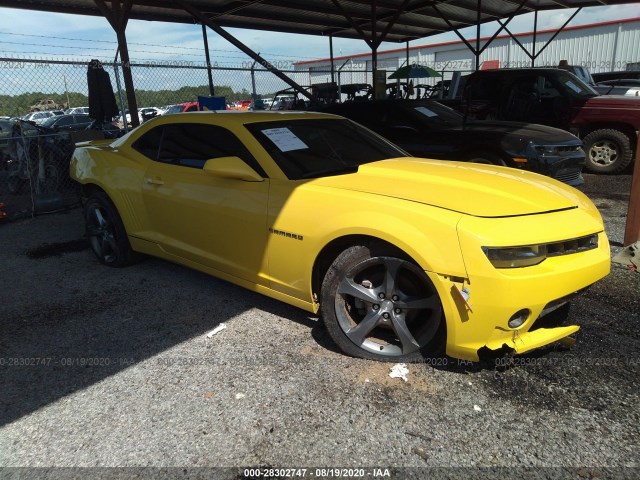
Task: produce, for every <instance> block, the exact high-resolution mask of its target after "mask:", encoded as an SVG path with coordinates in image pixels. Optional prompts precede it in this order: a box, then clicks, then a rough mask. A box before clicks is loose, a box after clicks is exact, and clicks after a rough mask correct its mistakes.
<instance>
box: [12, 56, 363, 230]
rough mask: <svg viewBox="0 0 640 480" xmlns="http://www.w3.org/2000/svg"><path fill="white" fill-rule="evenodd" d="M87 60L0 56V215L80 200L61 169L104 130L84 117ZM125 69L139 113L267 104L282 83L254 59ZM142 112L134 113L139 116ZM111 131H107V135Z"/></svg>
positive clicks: (114, 71) (120, 100)
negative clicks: (199, 105)
mask: <svg viewBox="0 0 640 480" xmlns="http://www.w3.org/2000/svg"><path fill="white" fill-rule="evenodd" d="M88 65H89V60H87V61H86V62H78V61H63V60H46V59H25V58H0V203H1V204H3V206H2V207H0V212H4V213H5V214H6V216H4V218H5V219H14V218H19V217H24V216H32V215H35V214H38V213H45V212H52V211H57V210H61V209H66V208H70V207H73V206H75V205H77V204H78V203H79V195H78V189H77V186H76V185H75V184H74V182H73V181H72V180H71V178H70V177H69V173H68V171H69V161H70V159H71V155H72V153H73V150H74V148H75V144H76V143H77V142H80V141H85V140H93V139H99V138H104V137H105V132H103V131H102V130H95V129H93V128H92V127H91V119H89V118H88V115H87V113H88V112H87V110H88V105H89V99H88V84H87V68H88ZM103 67H104V69H105V71H107V72H108V73H109V76H110V79H111V84H112V87H113V90H114V95H115V98H116V102H117V104H118V106H119V109H120V111H121V112H125V115H126V114H127V113H128V110H127V108H128V105H127V95H126V92H125V91H124V79H123V76H122V75H123V65H122V64H120V63H104V62H103ZM276 67H278V65H276ZM208 70H210V72H211V76H212V79H213V92H212V91H211V88H210V85H209V74H208ZM131 72H132V76H133V82H134V85H135V88H136V89H135V96H136V102H137V105H138V110H139V112H140V111H141V110H143V109H145V108H150V107H155V108H156V109H159V110H160V111H162V109H163V108H166V107H168V106H170V105H175V104H179V103H186V102H196V101H197V100H198V96H209V95H211V94H212V93H213V94H214V95H216V96H223V97H225V99H226V102H227V104H234V103H236V102H240V101H242V100H245V101H249V100H254V99H256V98H261V99H265V103H264V105H266V108H269V106H270V105H272V103H271V102H270V100H271V101H272V100H273V99H274V98H275V97H276V94H278V92H281V91H283V90H287V89H288V88H289V85H288V84H287V83H286V82H284V81H283V80H281V79H280V78H278V77H277V76H276V75H274V74H273V73H271V72H270V71H268V70H266V69H265V68H264V67H262V66H260V65H256V64H255V63H253V62H243V63H242V64H241V65H239V66H238V67H228V66H224V67H219V66H217V65H216V64H213V65H211V67H210V68H207V66H206V65H204V64H199V63H195V62H189V61H184V62H181V61H178V62H175V61H172V62H162V61H156V62H146V63H132V64H131ZM284 73H285V74H287V75H288V76H289V77H290V78H292V79H293V80H294V81H295V82H296V83H298V84H299V85H301V86H305V87H307V86H310V85H314V84H318V83H322V82H328V81H330V80H331V73H330V72H314V73H313V74H312V73H309V72H300V71H291V70H288V71H284ZM371 77H372V75H371V72H366V71H360V70H358V71H344V72H340V78H342V79H343V80H347V79H348V82H349V83H356V82H362V83H370V82H371ZM247 103H248V102H245V103H244V105H246V104H247ZM65 112H66V113H65ZM154 113H155V112H154ZM63 114H64V115H63ZM54 117H60V118H59V119H54ZM63 117H64V121H63ZM125 118H126V117H125ZM129 118H130V117H129ZM147 118H148V117H147V116H144V117H143V116H142V115H141V117H140V120H141V121H143V120H146V119H147ZM119 120H120V121H119V123H118V119H117V118H114V125H119V126H123V124H124V123H125V122H124V121H123V118H122V117H120V119H119ZM109 128H110V129H111V128H112V127H111V126H109ZM113 128H114V129H115V128H116V127H115V126H114V127H113ZM125 128H126V127H125ZM117 134H118V132H117V131H113V130H111V131H109V132H107V137H109V136H116V135H117ZM2 217H3V215H2V213H0V218H2Z"/></svg>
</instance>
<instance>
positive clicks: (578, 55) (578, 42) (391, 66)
mask: <svg viewBox="0 0 640 480" xmlns="http://www.w3.org/2000/svg"><path fill="white" fill-rule="evenodd" d="M552 36H553V33H552V32H547V33H539V34H538V35H537V37H536V50H537V52H539V51H540V50H541V49H542V48H543V47H544V45H545V44H546V43H547V42H548V41H549V40H550V39H551V37H552ZM517 39H518V41H519V42H520V43H521V44H522V45H523V46H524V47H525V48H527V50H528V51H529V52H531V51H532V42H533V34H525V35H518V36H517ZM470 43H472V45H474V46H475V44H474V41H470ZM344 60H345V58H343V59H341V60H339V61H336V63H337V64H338V63H341V62H344ZM486 60H499V61H500V66H501V67H503V68H508V67H511V68H517V67H530V66H531V59H530V58H529V56H528V55H527V54H526V53H525V52H524V51H523V50H522V49H521V48H520V47H519V46H518V44H517V43H516V42H515V41H514V40H513V39H511V38H497V39H496V40H494V41H493V42H492V43H491V45H490V46H489V47H487V49H486V50H485V51H484V52H483V53H482V55H481V56H480V64H482V62H484V61H486ZM560 60H567V61H568V62H569V63H570V64H573V65H585V66H587V67H589V70H590V71H591V72H592V73H597V72H607V71H612V70H625V68H626V65H627V64H628V63H638V62H640V21H631V22H621V23H614V24H605V25H594V26H591V27H585V28H577V29H570V30H565V31H563V32H560V33H559V34H558V35H557V36H556V38H555V39H554V40H553V42H551V43H550V44H549V45H548V46H547V47H546V48H545V49H544V50H543V51H542V53H540V55H539V56H538V57H537V58H536V62H535V65H536V66H539V67H543V66H556V65H558V63H559V62H560ZM404 63H406V51H405V50H403V49H399V50H396V51H390V52H379V53H378V68H380V69H384V70H387V71H388V73H389V74H391V73H392V72H393V70H395V69H396V68H398V67H399V66H401V65H403V64H404ZM409 63H418V64H421V65H426V66H429V67H431V68H434V69H436V70H438V71H442V70H445V72H444V73H445V74H444V78H449V77H450V76H451V73H452V71H469V70H472V69H474V68H475V57H474V55H473V54H472V53H471V52H470V51H469V50H468V49H467V47H466V45H465V44H464V43H463V42H452V43H448V44H441V45H435V46H429V45H424V46H419V47H412V48H411V49H410V50H409ZM356 66H357V67H358V68H355V67H356ZM452 67H453V68H452ZM310 68H312V69H313V70H315V71H318V70H324V71H328V70H329V69H330V61H329V59H326V60H323V61H320V62H302V63H298V64H296V65H295V69H296V70H301V71H309V69H310ZM365 68H366V70H371V57H370V56H356V57H353V58H352V64H351V65H349V66H348V67H345V70H352V69H354V70H361V69H365ZM345 83H346V82H345Z"/></svg>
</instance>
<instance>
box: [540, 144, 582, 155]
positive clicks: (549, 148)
mask: <svg viewBox="0 0 640 480" xmlns="http://www.w3.org/2000/svg"><path fill="white" fill-rule="evenodd" d="M534 148H535V150H536V152H537V153H538V155H543V156H544V155H551V156H558V155H562V154H566V153H575V152H579V151H580V148H581V147H580V145H536V146H535V147H534Z"/></svg>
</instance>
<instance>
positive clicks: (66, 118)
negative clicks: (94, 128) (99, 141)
mask: <svg viewBox="0 0 640 480" xmlns="http://www.w3.org/2000/svg"><path fill="white" fill-rule="evenodd" d="M91 122H92V120H91V119H90V118H89V115H84V114H77V115H73V114H70V115H56V116H53V117H49V118H47V119H46V120H44V121H43V122H42V124H41V125H42V126H43V127H48V128H52V129H54V130H68V131H72V130H84V129H85V128H87V126H88V125H89V124H90V123H91Z"/></svg>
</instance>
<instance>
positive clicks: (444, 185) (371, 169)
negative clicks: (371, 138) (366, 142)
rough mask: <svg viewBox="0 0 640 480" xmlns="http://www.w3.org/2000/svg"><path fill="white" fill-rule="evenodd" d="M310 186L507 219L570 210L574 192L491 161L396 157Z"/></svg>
mask: <svg viewBox="0 0 640 480" xmlns="http://www.w3.org/2000/svg"><path fill="white" fill-rule="evenodd" d="M313 184H314V185H317V186H323V187H331V188H339V189H344V190H351V191H356V192H363V193H368V194H374V195H383V196H387V197H392V198H399V199H403V200H408V201H412V202H419V203H423V204H426V205H432V206H436V207H440V208H444V209H447V210H452V211H456V212H460V213H465V214H468V215H473V216H477V217H510V216H519V215H531V214H536V213H543V212H550V211H557V210H565V209H570V208H576V207H577V206H578V204H579V203H580V199H579V197H578V192H577V191H576V190H574V189H572V188H570V187H567V186H565V185H563V184H561V183H560V182H556V181H554V180H551V179H549V178H548V177H544V176H541V175H537V174H533V173H529V172H524V171H520V170H515V169H511V168H506V167H496V166H491V165H476V164H470V163H460V162H450V161H439V160H427V159H418V158H409V157H407V158H396V159H390V160H382V161H378V162H373V163H368V164H365V165H361V166H360V168H359V169H358V172H357V173H353V174H347V175H336V176H331V177H324V178H319V179H316V180H314V181H313Z"/></svg>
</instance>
